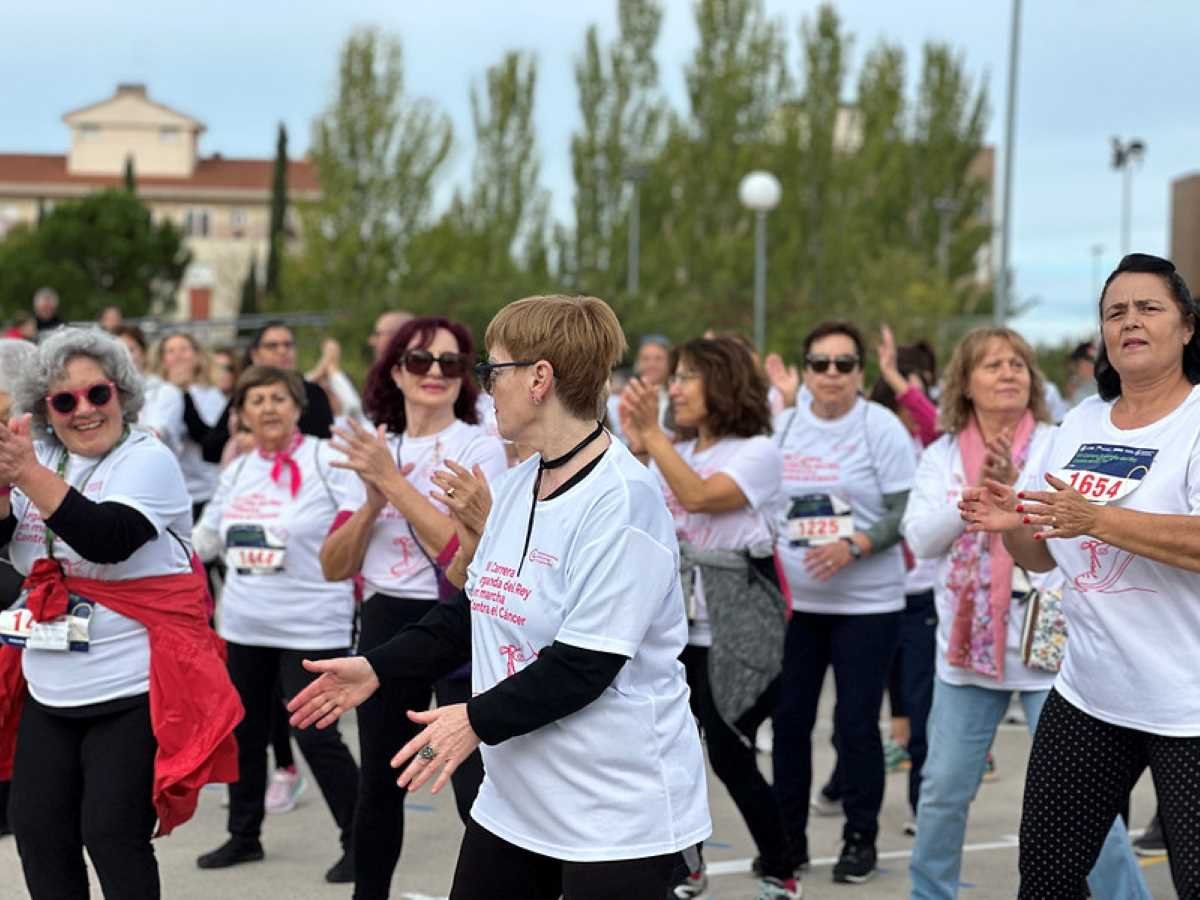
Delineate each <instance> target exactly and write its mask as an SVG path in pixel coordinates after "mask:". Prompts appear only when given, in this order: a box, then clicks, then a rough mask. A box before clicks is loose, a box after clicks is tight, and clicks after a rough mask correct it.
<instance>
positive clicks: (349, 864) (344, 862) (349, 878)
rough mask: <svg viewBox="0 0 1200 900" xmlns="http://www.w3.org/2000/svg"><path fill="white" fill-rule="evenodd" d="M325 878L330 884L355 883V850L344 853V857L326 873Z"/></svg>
mask: <svg viewBox="0 0 1200 900" xmlns="http://www.w3.org/2000/svg"><path fill="white" fill-rule="evenodd" d="M325 880H326V881H328V882H329V883H330V884H353V883H354V852H353V851H352V850H347V851H346V852H345V853H343V854H342V858H341V859H339V860H338V861H337V862H335V863H334V864H333V867H332V868H330V870H329V871H328V872H326V873H325Z"/></svg>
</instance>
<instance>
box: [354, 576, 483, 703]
mask: <svg viewBox="0 0 1200 900" xmlns="http://www.w3.org/2000/svg"><path fill="white" fill-rule="evenodd" d="M368 602H370V603H379V602H381V600H380V599H379V598H376V599H375V600H370V601H368ZM382 602H384V603H386V602H387V600H386V599H384V600H382ZM430 606H431V609H430V610H429V612H428V613H426V614H425V616H424V617H423V618H422V619H421V620H420V621H419V622H416V623H414V624H412V625H410V626H408V627H407V628H405V629H404V630H402V631H401V632H399V633H398V634H397V635H396V636H395V637H393V638H392V639H391V640H389V641H387V642H386V643H383V644H380V645H379V646H378V647H375V648H374V649H372V650H369V651H367V652H366V653H365V654H363V655H364V656H366V658H367V662H369V663H370V664H371V668H372V669H374V670H375V675H376V676H377V677H378V678H379V680H380V681H384V680H385V679H388V680H390V679H395V678H419V679H422V680H428V681H436V680H437V679H439V678H443V677H445V676H446V675H449V674H450V673H451V672H453V671H454V670H455V669H457V668H459V667H460V666H462V665H463V664H464V663H468V662H470V661H471V607H470V603H469V602H468V601H467V595H466V594H465V593H464V592H463V591H459V592H458V596H457V597H455V598H454V599H453V600H450V601H448V602H446V603H431V604H430Z"/></svg>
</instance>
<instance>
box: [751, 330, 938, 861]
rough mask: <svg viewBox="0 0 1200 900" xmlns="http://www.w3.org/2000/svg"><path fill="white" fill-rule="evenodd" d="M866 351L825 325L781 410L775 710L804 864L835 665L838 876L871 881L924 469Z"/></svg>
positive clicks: (807, 343) (783, 781)
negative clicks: (872, 379) (886, 721)
mask: <svg viewBox="0 0 1200 900" xmlns="http://www.w3.org/2000/svg"><path fill="white" fill-rule="evenodd" d="M863 353H864V346H863V339H862V336H861V335H860V333H859V331H858V329H857V328H855V327H854V326H853V325H851V324H849V323H846V322H826V323H824V324H821V325H818V326H817V327H816V328H814V329H813V330H812V331H811V332H809V334H808V335H807V336H806V337H805V340H804V343H803V355H804V387H805V390H804V391H803V392H802V393H801V394H800V395H799V398H798V400H797V403H796V406H795V407H793V408H792V409H791V410H786V411H784V412H783V413H781V414H780V415H779V416H777V417H776V419H775V441H776V443H777V444H778V445H779V447H780V449H781V452H782V454H783V493H782V498H781V502H780V503H779V504H777V506H776V511H777V529H776V530H777V542H776V545H775V548H776V553H777V554H778V556H779V560H780V564H781V568H782V570H783V575H784V581H785V585H786V590H787V591H788V594H789V596H790V598H791V604H792V610H793V615H792V620H791V622H790V624H789V625H788V634H787V643H786V645H785V650H784V663H783V677H782V679H781V684H780V697H779V707H778V709H777V710H776V714H775V741H774V764H775V791H776V793H777V794H778V795H779V800H780V807H781V808H782V811H783V816H784V823H785V824H786V826H787V828H788V830H789V833H790V837H791V839H792V842H793V853H794V856H795V859H796V862H797V863H801V864H802V863H805V862H807V860H808V844H807V828H808V812H809V792H810V790H811V787H812V730H813V726H814V724H815V722H816V716H817V703H818V700H819V698H820V694H821V686H822V684H823V683H824V680H825V672H826V669H828V668H829V667H830V666H831V665H832V667H833V670H834V677H835V681H836V687H837V708H836V710H835V716H834V732H835V735H836V744H837V749H838V784H839V786H840V788H841V795H842V796H841V801H842V807H843V809H844V810H845V813H846V824H845V827H844V828H843V832H842V838H843V845H842V851H841V855H840V856H839V859H838V861H837V863H836V864H835V866H834V870H833V878H834V881H837V882H863V881H866V880H867V879H869V878H871V877H873V876H874V874H875V871H876V868H875V862H876V853H875V839H876V835H877V833H878V830H879V809H880V806H881V804H882V802H883V780H884V773H883V745H882V742H881V740H880V736H879V727H878V723H879V710H880V707H881V705H882V702H883V691H884V687H885V685H886V683H887V674H888V669H889V667H890V665H891V661H892V657H893V655H894V654H895V650H896V645H897V642H898V641H899V636H900V618H901V614H902V610H903V609H904V560H903V556H902V553H901V550H900V546H899V541H900V529H899V526H900V517H901V516H902V515H903V512H904V504H905V502H906V500H907V497H908V491H909V489H910V488H911V486H912V475H913V470H914V467H915V455H914V453H913V449H912V443H911V440H910V438H909V436H908V434H907V432H906V431H905V429H904V426H903V425H901V424H900V421H899V420H898V419H897V418H896V417H895V416H894V415H893V414H892V413H891V412H889V411H888V410H887V409H885V408H884V407H882V406H879V405H878V404H875V403H870V402H868V401H867V400H865V399H864V398H863V397H862V396H861V393H860V392H861V389H862V365H863Z"/></svg>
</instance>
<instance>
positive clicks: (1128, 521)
mask: <svg viewBox="0 0 1200 900" xmlns="http://www.w3.org/2000/svg"><path fill="white" fill-rule="evenodd" d="M1091 534H1092V536H1093V537H1096V538H1098V539H1100V540H1102V541H1104V543H1106V544H1111V545H1112V546H1114V547H1119V548H1120V549H1122V550H1127V551H1129V552H1130V553H1132V554H1134V555H1135V556H1144V557H1146V558H1147V559H1152V560H1154V561H1155V562H1160V563H1166V564H1167V565H1169V566H1175V567H1176V568H1179V569H1184V570H1186V571H1188V572H1200V517H1197V516H1171V515H1162V514H1159V513H1148V512H1139V511H1138V510H1133V509H1118V508H1116V507H1113V506H1104V507H1100V508H1099V509H1098V510H1097V512H1096V527H1095V529H1093V531H1092V532H1091Z"/></svg>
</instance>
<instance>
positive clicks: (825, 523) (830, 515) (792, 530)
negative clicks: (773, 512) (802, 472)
mask: <svg viewBox="0 0 1200 900" xmlns="http://www.w3.org/2000/svg"><path fill="white" fill-rule="evenodd" d="M786 533H787V539H788V543H790V544H791V545H792V546H793V547H815V546H818V545H819V544H831V543H833V542H834V541H838V540H841V539H842V538H844V537H850V536H851V535H853V534H854V514H853V513H852V512H851V511H850V504H848V503H847V502H846V501H844V500H842V499H841V498H839V497H833V496H830V495H829V494H804V495H802V496H799V497H793V498H792V505H791V506H790V507H789V508H788V516H787V526H786Z"/></svg>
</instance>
